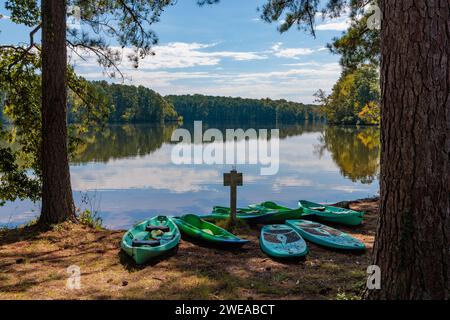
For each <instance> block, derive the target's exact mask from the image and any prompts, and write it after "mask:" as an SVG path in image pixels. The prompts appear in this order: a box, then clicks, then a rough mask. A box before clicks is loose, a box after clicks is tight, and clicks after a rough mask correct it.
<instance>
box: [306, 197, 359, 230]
mask: <svg viewBox="0 0 450 320" xmlns="http://www.w3.org/2000/svg"><path fill="white" fill-rule="evenodd" d="M299 205H300V207H301V208H303V214H304V216H307V215H310V216H313V217H314V218H316V219H317V220H320V221H326V222H333V223H339V224H344V225H349V226H358V225H360V224H361V223H362V221H363V217H364V212H358V211H354V210H350V209H344V208H339V207H333V206H327V205H322V204H318V203H314V202H310V201H306V200H300V201H299Z"/></svg>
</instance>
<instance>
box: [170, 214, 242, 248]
mask: <svg viewBox="0 0 450 320" xmlns="http://www.w3.org/2000/svg"><path fill="white" fill-rule="evenodd" d="M173 220H174V221H175V223H176V224H177V226H178V228H179V229H180V230H181V232H182V233H184V234H186V235H188V236H190V237H192V238H196V239H198V240H201V241H204V242H209V243H213V244H217V245H220V246H224V247H239V246H242V245H244V244H246V243H248V242H249V241H248V240H244V239H241V238H239V237H236V236H235V235H234V234H232V233H230V232H228V231H227V230H225V229H222V228H220V227H218V226H216V225H214V224H212V223H209V222H206V221H204V220H202V219H200V217H198V216H196V215H194V214H187V215H184V216H182V217H175V218H173Z"/></svg>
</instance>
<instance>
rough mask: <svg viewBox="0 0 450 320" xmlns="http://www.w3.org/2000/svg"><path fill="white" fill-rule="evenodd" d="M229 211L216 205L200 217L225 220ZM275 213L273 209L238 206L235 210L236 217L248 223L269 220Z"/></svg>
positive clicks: (228, 215)
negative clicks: (208, 212)
mask: <svg viewBox="0 0 450 320" xmlns="http://www.w3.org/2000/svg"><path fill="white" fill-rule="evenodd" d="M230 213H231V210H230V208H227V207H219V206H216V207H214V208H213V211H212V212H211V213H210V214H208V215H206V216H202V218H203V219H211V220H226V219H228V218H230ZM275 213H276V211H275V210H257V209H251V208H239V209H237V212H236V218H237V219H239V220H244V221H246V222H248V223H262V222H265V221H267V220H269V219H270V217H271V216H273V215H274V214H275Z"/></svg>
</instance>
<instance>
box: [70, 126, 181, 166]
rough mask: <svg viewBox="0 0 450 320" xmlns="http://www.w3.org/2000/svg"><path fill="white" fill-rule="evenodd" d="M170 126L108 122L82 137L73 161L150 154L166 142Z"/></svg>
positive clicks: (104, 160) (103, 160)
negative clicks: (113, 123)
mask: <svg viewBox="0 0 450 320" xmlns="http://www.w3.org/2000/svg"><path fill="white" fill-rule="evenodd" d="M177 127H178V126H177V125H175V124H172V125H170V124H169V125H167V124H166V125H112V126H107V127H106V128H105V129H103V130H101V131H97V132H91V133H89V134H87V135H86V136H85V137H84V140H85V143H84V144H82V145H81V146H80V148H79V150H78V152H77V155H76V156H75V157H74V159H73V162H75V163H83V162H89V161H96V162H107V161H108V160H112V159H121V158H129V157H136V156H144V155H147V154H150V153H152V152H154V151H156V150H158V149H159V148H161V146H162V145H163V143H165V142H170V137H171V136H172V132H173V131H174V130H175V129H176V128H177Z"/></svg>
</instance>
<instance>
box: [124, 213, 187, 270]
mask: <svg viewBox="0 0 450 320" xmlns="http://www.w3.org/2000/svg"><path fill="white" fill-rule="evenodd" d="M180 238H181V234H180V230H178V227H177V225H176V224H175V223H174V222H173V221H172V219H171V218H169V217H166V216H157V217H153V218H151V219H149V220H146V221H143V222H141V223H138V224H136V225H134V226H133V227H132V228H131V229H130V230H128V231H127V232H125V234H124V235H123V237H122V242H121V247H122V249H123V250H124V251H125V252H126V253H127V254H128V255H129V256H130V257H132V258H133V260H134V261H136V263H137V264H143V263H146V262H148V261H149V260H151V259H152V258H155V257H157V256H159V255H161V254H163V253H165V252H167V251H169V250H171V249H173V248H174V247H176V246H177V245H178V243H179V242H180Z"/></svg>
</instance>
